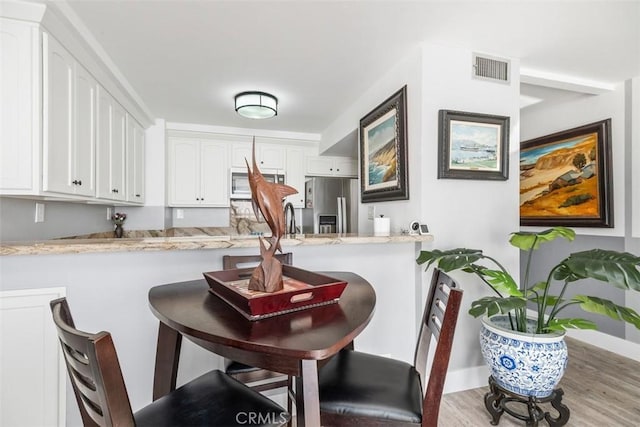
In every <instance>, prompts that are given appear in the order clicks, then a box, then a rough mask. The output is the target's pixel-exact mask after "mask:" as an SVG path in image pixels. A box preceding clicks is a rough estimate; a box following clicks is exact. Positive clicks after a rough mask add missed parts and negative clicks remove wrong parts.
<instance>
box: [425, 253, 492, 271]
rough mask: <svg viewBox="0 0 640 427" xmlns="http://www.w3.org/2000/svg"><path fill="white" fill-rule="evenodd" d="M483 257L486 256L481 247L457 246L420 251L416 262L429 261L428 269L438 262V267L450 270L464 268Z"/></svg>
mask: <svg viewBox="0 0 640 427" xmlns="http://www.w3.org/2000/svg"><path fill="white" fill-rule="evenodd" d="M481 258H484V255H482V251H481V250H479V249H466V248H457V249H449V250H446V251H441V250H439V249H434V250H433V251H420V254H419V255H418V259H416V262H417V263H418V264H424V263H425V262H428V264H427V267H426V269H428V268H429V267H430V266H431V264H433V263H436V262H437V266H438V268H440V269H442V270H443V271H445V272H449V271H452V270H457V269H460V268H464V267H466V266H468V265H470V264H473V263H474V262H476V261H478V260H479V259H481Z"/></svg>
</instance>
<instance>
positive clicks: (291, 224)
mask: <svg viewBox="0 0 640 427" xmlns="http://www.w3.org/2000/svg"><path fill="white" fill-rule="evenodd" d="M289 215H291V216H290V217H289ZM287 217H289V218H288V219H287ZM284 221H285V229H286V230H287V233H289V234H296V228H297V227H296V212H295V211H294V210H293V204H291V202H288V203H287V204H286V205H284Z"/></svg>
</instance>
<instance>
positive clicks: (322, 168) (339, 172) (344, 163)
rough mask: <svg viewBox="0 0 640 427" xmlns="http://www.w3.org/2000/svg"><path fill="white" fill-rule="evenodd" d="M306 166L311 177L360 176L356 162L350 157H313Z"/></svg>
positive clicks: (309, 158) (307, 161) (308, 159)
mask: <svg viewBox="0 0 640 427" xmlns="http://www.w3.org/2000/svg"><path fill="white" fill-rule="evenodd" d="M306 165H307V175H310V176H344V177H357V176H358V168H357V162H356V160H354V159H351V158H348V157H330V156H311V157H307V159H306Z"/></svg>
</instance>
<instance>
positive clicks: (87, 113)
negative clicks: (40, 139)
mask: <svg viewBox="0 0 640 427" xmlns="http://www.w3.org/2000/svg"><path fill="white" fill-rule="evenodd" d="M75 71H76V73H75V97H74V99H75V105H74V131H75V133H74V138H73V139H74V145H73V151H74V158H73V171H74V173H73V177H74V180H72V183H73V184H74V185H75V194H80V195H83V196H90V197H93V196H95V194H96V186H95V176H96V171H95V164H96V163H95V154H96V153H95V149H96V89H97V86H98V84H97V82H96V80H95V79H94V78H93V76H92V75H91V74H89V72H88V71H87V70H85V69H84V68H83V67H82V66H81V65H80V64H78V63H76V67H75ZM74 181H75V183H74Z"/></svg>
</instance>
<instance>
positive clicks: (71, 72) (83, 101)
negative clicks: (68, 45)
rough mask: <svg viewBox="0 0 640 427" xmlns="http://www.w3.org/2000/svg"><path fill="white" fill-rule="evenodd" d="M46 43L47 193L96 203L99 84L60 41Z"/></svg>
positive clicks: (44, 180) (45, 121) (45, 170)
mask: <svg viewBox="0 0 640 427" xmlns="http://www.w3.org/2000/svg"><path fill="white" fill-rule="evenodd" d="M43 37H44V40H45V51H46V55H47V56H46V59H45V61H44V70H45V77H46V78H45V85H44V86H45V90H44V95H45V96H44V98H45V103H44V106H45V108H44V125H45V132H44V149H43V153H44V165H43V167H44V171H43V190H44V191H51V192H56V193H65V194H74V195H81V196H87V197H93V196H95V192H96V190H95V144H96V143H95V138H96V134H95V111H96V88H97V82H96V80H95V79H94V78H93V76H92V75H91V74H89V72H88V71H87V70H86V69H84V67H82V66H81V65H80V64H79V63H78V62H77V61H76V60H75V59H74V58H73V56H71V54H70V53H69V52H68V51H67V50H66V49H65V48H64V47H62V45H61V44H60V43H58V41H56V40H55V39H54V38H52V37H49V36H48V35H46V34H45V35H44V36H43Z"/></svg>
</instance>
